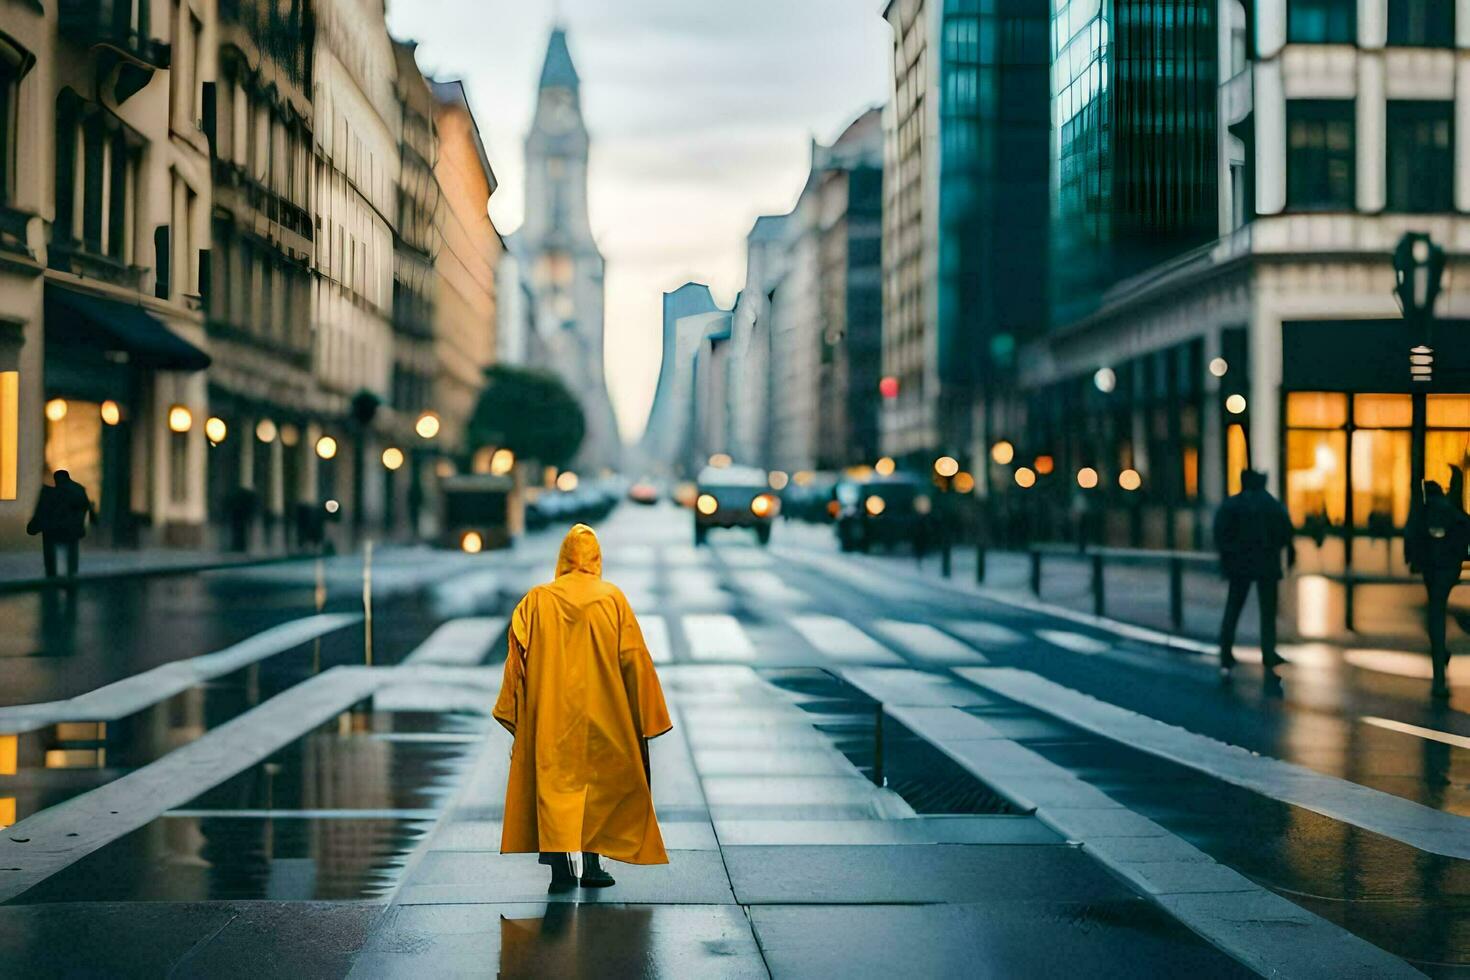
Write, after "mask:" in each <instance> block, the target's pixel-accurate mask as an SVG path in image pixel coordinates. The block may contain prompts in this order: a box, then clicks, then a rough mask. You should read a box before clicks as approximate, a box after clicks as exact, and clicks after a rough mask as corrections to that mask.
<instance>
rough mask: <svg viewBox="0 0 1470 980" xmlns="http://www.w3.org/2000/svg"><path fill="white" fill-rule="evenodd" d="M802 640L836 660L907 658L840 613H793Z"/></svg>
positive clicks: (870, 661) (885, 661)
mask: <svg viewBox="0 0 1470 980" xmlns="http://www.w3.org/2000/svg"><path fill="white" fill-rule="evenodd" d="M790 622H791V626H792V628H793V629H795V630H796V632H798V633H800V634H801V636H802V639H804V640H806V641H807V642H808V643H810V644H811V645H812V646H814V647H816V649H817V651H818V652H819V653H823V654H825V655H827V656H829V657H831V658H833V659H834V660H843V661H849V662H853V663H865V664H902V663H903V662H904V659H903V658H902V657H900V656H899V655H898V654H896V653H894V652H893V651H892V650H890V649H888V648H887V647H885V646H884V645H883V644H881V643H879V642H878V641H877V640H875V639H873V638H872V637H871V636H869V635H868V634H866V633H864V632H863V631H862V630H860V629H858V628H857V627H856V626H854V625H852V624H851V623H849V622H848V621H847V620H845V619H839V618H838V617H836V616H822V615H812V616H792V617H791V620H790Z"/></svg>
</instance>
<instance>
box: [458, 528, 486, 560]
mask: <svg viewBox="0 0 1470 980" xmlns="http://www.w3.org/2000/svg"><path fill="white" fill-rule="evenodd" d="M459 547H460V550H461V551H463V552H464V553H465V554H467V555H478V554H479V553H480V552H481V551H483V550H485V539H484V538H482V537H480V532H479V531H466V532H465V533H464V535H463V536H462V537H461V538H460V539H459Z"/></svg>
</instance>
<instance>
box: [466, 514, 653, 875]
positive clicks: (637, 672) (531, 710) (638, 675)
mask: <svg viewBox="0 0 1470 980" xmlns="http://www.w3.org/2000/svg"><path fill="white" fill-rule="evenodd" d="M508 634H509V638H508V640H507V646H508V650H507V655H506V660H505V678H504V681H503V683H502V684H501V688H500V697H499V699H498V700H497V701H496V703H495V719H496V720H497V721H499V722H500V723H501V724H502V725H504V726H505V728H506V730H507V731H509V732H510V733H511V736H512V737H513V738H514V739H515V742H514V744H513V746H512V748H511V756H510V780H509V782H508V784H507V786H506V789H505V817H504V822H503V824H502V831H501V838H500V852H501V853H502V854H524V853H530V852H532V851H535V852H538V853H540V855H541V862H542V863H543V864H549V865H551V871H552V890H560V889H563V888H569V887H571V886H573V885H575V884H576V883H577V879H576V878H575V877H574V876H573V874H572V868H571V859H570V855H571V853H572V852H575V851H581V852H582V854H583V873H582V878H581V884H582V886H583V887H588V888H596V887H606V886H607V885H611V884H613V878H612V876H611V875H609V874H607V872H606V871H604V870H603V869H602V867H601V863H600V862H599V860H598V856H599V855H603V856H606V857H609V858H612V859H614V860H617V861H623V862H626V863H628V864H667V863H668V861H669V856H668V854H667V853H666V852H665V851H664V843H663V836H662V835H661V834H660V833H659V829H658V819H657V817H655V816H654V812H653V795H652V793H651V791H650V789H649V768H648V744H647V740H648V739H651V738H657V737H658V736H660V735H662V734H664V733H665V732H667V731H669V729H671V728H673V727H674V726H673V723H672V722H671V721H670V720H669V712H668V708H667V707H666V706H665V704H664V695H663V689H662V688H661V687H660V686H659V682H658V675H657V674H656V673H654V669H653V659H652V658H651V657H650V656H649V654H648V647H647V646H646V645H645V644H644V642H643V631H642V630H641V629H639V627H638V620H637V618H635V617H634V615H633V608H632V606H630V605H629V604H628V600H627V599H626V598H625V597H624V596H623V593H622V592H621V591H620V590H619V589H618V588H617V586H615V585H613V584H612V583H611V582H605V581H603V578H602V549H601V547H600V546H599V544H598V542H597V535H596V534H595V533H594V532H593V530H592V529H591V528H590V527H588V526H587V525H585V524H578V525H577V526H576V527H574V528H572V529H571V531H570V532H568V534H567V536H566V539H565V540H564V541H563V542H562V545H561V554H560V556H559V557H558V558H557V562H556V578H555V579H554V580H553V581H551V582H548V583H547V584H545V585H538V586H536V587H535V588H534V589H532V590H531V591H530V592H529V593H527V595H526V597H525V598H524V599H522V600H521V602H520V605H518V606H516V610H515V613H514V615H512V616H511V622H510V629H509V631H508Z"/></svg>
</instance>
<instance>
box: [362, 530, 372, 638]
mask: <svg viewBox="0 0 1470 980" xmlns="http://www.w3.org/2000/svg"><path fill="white" fill-rule="evenodd" d="M362 653H363V661H364V662H365V664H366V665H367V666H368V667H371V666H372V665H373V543H372V542H371V541H367V542H365V543H364V544H363V546H362Z"/></svg>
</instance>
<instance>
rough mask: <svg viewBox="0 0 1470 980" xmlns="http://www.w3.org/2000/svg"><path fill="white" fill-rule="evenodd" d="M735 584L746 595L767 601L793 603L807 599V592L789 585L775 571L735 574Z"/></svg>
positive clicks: (803, 601)
mask: <svg viewBox="0 0 1470 980" xmlns="http://www.w3.org/2000/svg"><path fill="white" fill-rule="evenodd" d="M735 584H736V585H738V586H739V587H740V590H741V591H742V592H744V593H745V594H746V595H748V596H750V597H752V598H754V599H761V600H763V601H766V602H777V603H784V604H786V605H792V604H794V603H805V602H806V601H807V595H806V593H805V592H803V591H802V590H801V589H798V588H797V587H796V586H794V585H788V584H787V583H786V582H785V581H783V580H782V578H781V576H779V575H777V574H776V573H775V572H765V571H750V572H740V573H738V574H737V575H736V576H735Z"/></svg>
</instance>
